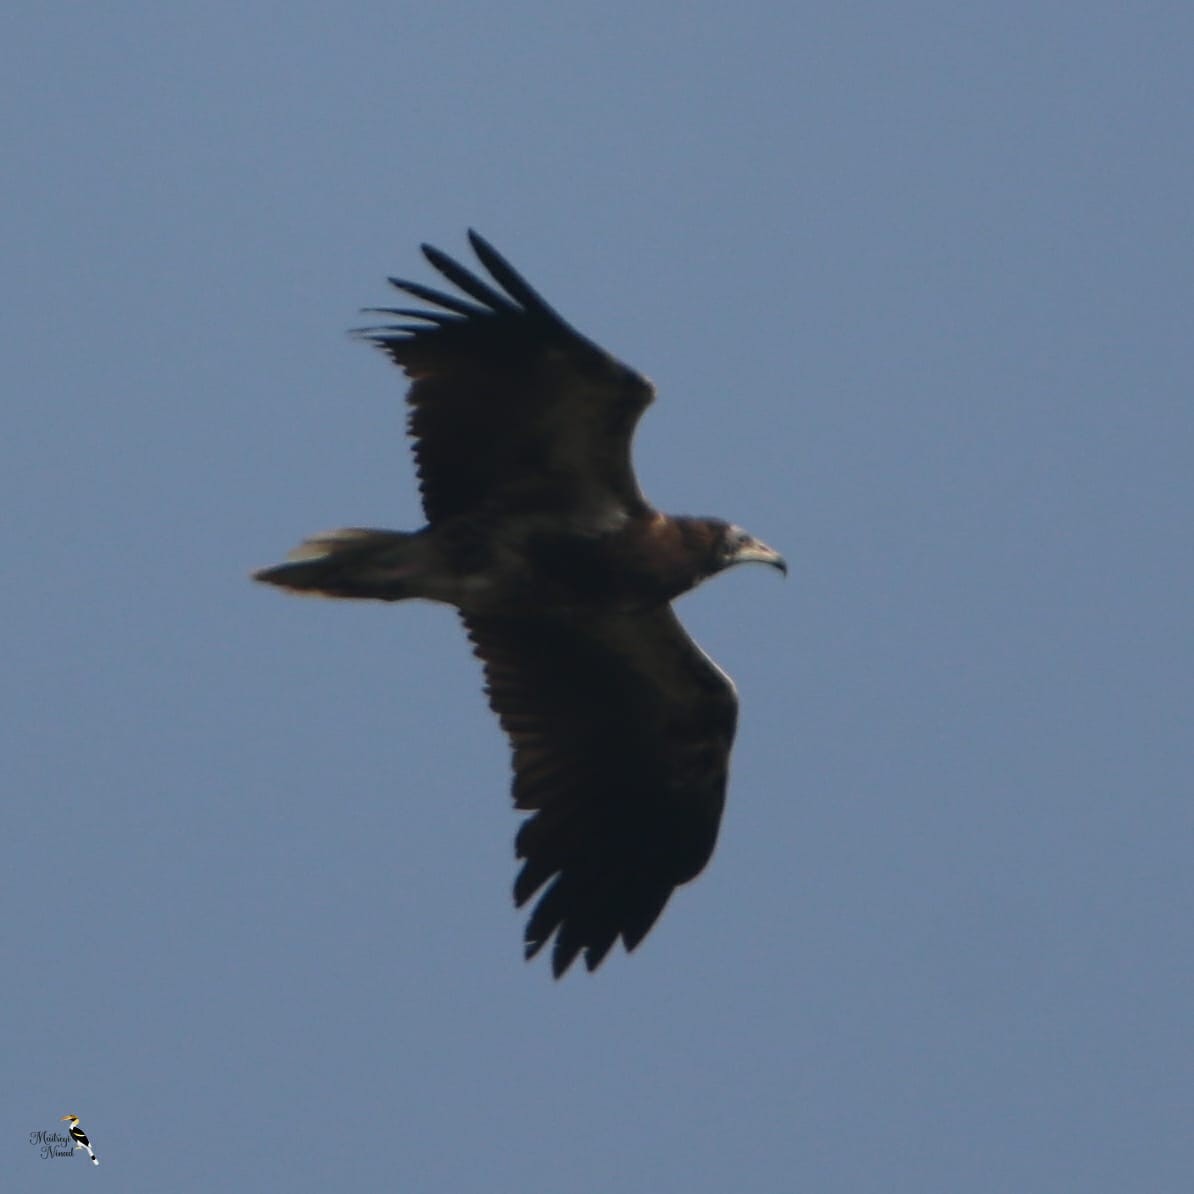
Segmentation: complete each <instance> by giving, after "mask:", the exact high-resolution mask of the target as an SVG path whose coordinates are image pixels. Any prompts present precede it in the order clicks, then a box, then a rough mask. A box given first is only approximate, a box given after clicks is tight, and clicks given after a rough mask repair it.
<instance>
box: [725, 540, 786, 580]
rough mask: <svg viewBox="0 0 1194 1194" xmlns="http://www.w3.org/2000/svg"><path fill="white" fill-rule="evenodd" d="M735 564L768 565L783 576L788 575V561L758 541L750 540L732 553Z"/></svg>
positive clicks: (773, 549)
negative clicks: (776, 569)
mask: <svg viewBox="0 0 1194 1194" xmlns="http://www.w3.org/2000/svg"><path fill="white" fill-rule="evenodd" d="M734 563H735V564H770V565H771V567H772V568H778V569H779V570H780V571H781V572H782V573H783V574H784V575H785V576H787V575H788V561H787V560H785V559H784V557H783V556H781V555H780V554H779V552H778V551H776V550H775V548H773V547H768V546H767V544H766V543H763V542H760V540H758V539H751V540H750V541H749V542H747V543H743V544H742V545H741V546H740V547H739V548H738V549H737V550H736V551H735V552H734Z"/></svg>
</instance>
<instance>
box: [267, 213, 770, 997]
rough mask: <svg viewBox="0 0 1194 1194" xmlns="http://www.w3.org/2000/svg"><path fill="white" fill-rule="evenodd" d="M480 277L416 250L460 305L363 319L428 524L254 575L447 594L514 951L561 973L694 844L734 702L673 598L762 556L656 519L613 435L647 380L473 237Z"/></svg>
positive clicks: (715, 808)
mask: <svg viewBox="0 0 1194 1194" xmlns="http://www.w3.org/2000/svg"><path fill="white" fill-rule="evenodd" d="M469 239H470V241H471V243H472V246H473V249H474V250H475V252H476V254H477V256H478V258H479V259H480V261H481V263H482V264H483V265H484V266H485V268H486V270H487V271H488V272H489V274H490V277H491V278H492V279H493V282H495V283H496V284H497V286H498V287H500V288H501V289H500V290H498V289H495V288H494V287H493V286H492V285H491V284H490V283H489V282H486V281H482V279H481V278H479V277H477V276H476V275H475V274H473V273H472V272H471V271H469V270H466V269H465V268H464V267H463V266H461V265H459V264H458V263H457V262H455V261H453V260H452V259H451V258H449V257H447V256H445V255H444V254H443V253H441V252H439V250H437V249H433V248H431V247H429V246H426V245H425V246H423V252H424V254H425V255H426V257H427V259H428V261H430V262H431V264H432V265H433V266H434V267H435V268H436V269H437V270H439V272H440V273H441V274H443V275H444V276H445V277H446V278H447V279H448V280H449V281H450V282H452V283H453V284H454V285H455V286H456V287H457V288H458V289H459V290H461V291H462V292H463V293H464V294H465V295H466V296H467V299H464V298H458V297H456V296H455V295H448V294H442V293H440V292H438V291H435V290H432V289H430V288H428V287H426V286H422V285H420V284H418V283H415V282H406V281H402V280H399V279H391V282H392V283H393V285H394V286H395V287H397V288H398V289H399V290H402V291H405V292H406V293H407V294H410V295H412V296H414V297H415V298H416V299H420V300H422V301H423V302H426V303H429V304H432V305H433V306H434V307H435V308H438V310H428V309H415V308H408V307H399V308H382V309H380V313H382V314H386V315H392V316H396V317H398V318H399V319H400V320H402V321H403V322H400V323H397V324H393V325H387V326H385V327H380V328H374V329H370V330H368V331H366V332H364V333H362V334H363V335H364V336H366V338H367V339H369V340H371V341H373V342H374V343H376V344H377V345H379V346H380V347H381V348H382V349H383V350H384V351H385V352H386V353H387V354H388V355H389V356H390V358H391V359H392V360H394V361H395V362H396V363H397V364H398V365H400V366H401V367H402V368H403V369H404V370H405V371H406V373H407V374H408V375H409V376H410V378H411V379H412V384H411V387H410V391H409V394H408V402H409V405H410V420H409V430H410V433H411V436H412V437H413V439H414V450H415V460H416V464H417V470H418V476H419V488H420V492H421V495H422V499H423V508H424V512H425V514H426V517H427V525H426V526H425V527H424V528H423V529H422V530H420V531H416V532H409V533H408V532H401V531H381V530H369V529H349V530H342V531H333V532H330V533H327V534H324V535H319V536H315V537H314V538H312V539H309V540H307V541H306V542H305V543H304V544H302V545H301V546H300V547H299V548H297V549H296V550H295V551H294V552H292V553H291V556H290V562H288V563H285V564H280V565H278V566H276V567H273V568H266V569H263V570H262V571H260V572H258V573H256V578H257V579H258V580H262V581H265V582H267V583H270V584H275V585H280V586H282V587H283V588H288V589H291V590H294V591H297V592H307V593H317V594H322V595H325V596H333V597H369V598H377V599H380V600H385V601H397V600H402V599H404V598H408V597H423V598H427V599H430V600H434V601H441V602H446V603H448V604H450V605H454V606H455V607H456V608H457V609H458V610H459V611H460V614H461V618H462V620H463V622H464V626H465V629H466V631H467V632H468V636H469V638H470V640H471V641H472V644H473V648H474V650H475V652H476V654H477V655H478V657H479V658H480V659H481V661H482V663H483V665H484V668H485V679H486V691H487V693H488V696H489V703H490V705H491V706H492V708H493V710H494V712H495V713H497V715H498V717H499V719H500V721H501V724H502V728H503V729H504V730H505V731H506V733H507V734H508V735H509V737H510V741H511V745H512V747H513V752H514V759H513V763H514V787H513V795H514V803H515V805H516V806H517V807H518V808H520V809H526V810H528V811H531V812H532V814H533V815H532V816H530V817H529V818H528V819H527V820H526V821H524V822H523V824H522V827H521V829H520V830H519V833H518V837H517V842H516V849H517V854H518V857H519V858H521V859H523V866H522V869H521V871H520V872H519V875H518V878H517V879H516V881H515V885H514V898H515V901H516V902H517V903H518V904H519V905H520V906H521V905H522V904H524V903H526V902H527V901H528V900H530V899H532V897H534V896H535V895H536V893H540V892H541V894H540V895H539V899H538V902H537V903H536V904H535V907H534V909H533V911H532V912H531V916H530V920H529V922H528V924H527V930H526V951H527V956H528V957H532V956H534V955H535V954H536V953H537V952H538V951H539V950H540V949H541V948H543V946H544V945H545V944H546V943H547V942H548V941H551V940H553V941H554V943H553V948H552V968H553V971H554V972H555V974H556V975H557V976H559V975H560V974H562V973H563V972H564V971H565V970H567V969H568V967H569V966H570V965H571V964H572V962H573V961H574V960H575V958H576V956H577V955H578V954H579V953H582V952H583V954H584V960H585V964H586V965H587V966H588V968H589V969H590V970H592V969H593V968H595V967H596V966H597V965H598V964H599V963H600V962H601V960H602V959H603V958H604V957H605V955H606V954H607V953H608V952H609V949H610V948H611V947H612V945H613V944H614V942H615V941H616V940H617V939H618V938H619V937H621V939H622V941H623V943H624V945H625V946H626V948H627V949H633V948H634V947H635V946H636V945H637V944H638V943H639V942H640V941H641V940H642V939H643V937H644V936H645V935H646V933H647V931H648V930H649V929H650V927H651V925H652V924H653V923H654V922H655V920H656V919H657V917H658V916H659V914H660V912H661V911H662V910H663V907H664V905H665V904H666V903H667V901H668V898H669V897H670V896H671V893H672V891H673V890H674V889H675V888H676V887H677V886H678V885H679V884H681V883H684V882H687V881H688V880H689V879H691V878H693V877H694V876H695V875H697V874H698V873H699V872H700V871H701V870H702V868H703V867H704V866H705V864H706V862H708V860H709V856H710V855H711V853H712V851H713V846H714V842H715V841H716V838H717V828H718V823H719V821H720V818H721V810H722V805H723V803H724V799H725V785H726V773H727V767H728V763H729V755H730V746H731V743H732V741H733V737H734V725H735V721H736V717H737V697H736V694H735V691H734V686H733V684H732V683H731V682H730V680H729V678H728V677H727V676H726V675H725V673H724V672H722V671H721V670H720V669H719V668H718V667H717V665H716V664H714V663H713V662H712V661H711V660H710V659H709V658H708V657H707V656H706V655H705V654H704V653H703V652H702V651H701V650H700V648H699V647H697V646H696V644H695V643H694V642H693V641H692V640H691V639H690V638H689V637H688V635H687V634H686V633H685V632H684V629H683V627H682V626H681V625H680V623H679V622H678V621H677V619H676V617H675V614H674V613H673V612H672V609H671V605H670V603H671V601H672V599H673V598H675V597H677V596H679V595H680V594H681V593H684V592H686V591H687V590H689V589H691V588H692V587H693V586H695V585H696V584H698V583H699V582H700V581H701V580H703V579H705V578H706V577H708V576H712V575H713V574H714V573H717V572H720V571H722V570H723V569H725V568H728V567H730V566H731V565H733V564H737V563H742V562H745V561H751V560H754V561H760V562H764V563H769V564H772V565H774V566H776V567H778V568H781V569H783V570H785V571H786V566H785V564H784V562H783V560H782V558H781V557H780V556H779V555H778V553H776V552H775V551H773V550H772V549H771V548H769V547H767V546H766V545H765V544H762V543H760V542H759V541H758V540H756V539H753V538H752V537H751V536H749V535H747V534H746V533H745V532H744V531H742V530H740V529H739V528H737V527H734V526H730V525H729V524H728V523H725V522H722V521H721V520H719V519H708V518H671V517H668V516H665V515H662V514H659V513H657V512H656V511H655V510H653V509H652V508H651V507H650V506H649V505H648V504H647V501H646V499H645V498H644V497H643V495H642V493H641V492H640V490H639V487H638V483H637V481H636V479H635V476H634V470H633V468H632V466H631V460H630V443H631V438H632V436H633V434H634V428H635V426H636V424H637V422H638V419H639V416H640V415H641V414H642V412H643V411H644V410H645V409H646V407H647V405H648V404H649V403H650V401H651V399H652V393H653V392H652V389H651V386H650V384H649V383H648V382H647V381H646V380H645V379H644V378H643V377H641V376H640V375H639V374H638V373H635V372H634V371H633V370H632V369H629V368H627V367H626V366H625V365H623V364H622V363H621V362H619V361H617V360H615V359H614V358H613V357H611V356H609V355H608V354H607V353H605V352H603V351H602V350H601V349H600V348H598V347H597V346H596V345H595V344H593V343H591V342H590V341H588V340H586V339H585V338H584V337H583V336H581V335H580V334H579V333H577V332H576V331H574V330H573V329H572V328H571V327H569V326H568V324H566V323H565V322H564V321H563V320H562V319H561V318H560V316H559V315H557V314H556V313H555V312H554V311H553V310H552V309H551V308H550V307H549V306H547V304H546V303H545V302H544V301H543V299H541V298H540V297H539V295H538V294H537V293H536V292H535V291H534V290H532V289H531V287H530V286H529V285H528V284H527V283H526V282H525V281H524V279H523V278H522V277H521V276H520V275H519V274H517V273H516V272H515V271H514V270H513V269H512V268H511V266H510V265H509V264H508V263H507V262H506V261H505V259H504V258H502V257H501V256H500V255H499V254H498V253H497V252H496V251H495V250H494V249H493V248H492V247H491V246H490V245H489V244H488V243H487V242H486V241H484V240H483V239H482V238H481V237H480V236H478V235H477V234H476V233H470V234H469Z"/></svg>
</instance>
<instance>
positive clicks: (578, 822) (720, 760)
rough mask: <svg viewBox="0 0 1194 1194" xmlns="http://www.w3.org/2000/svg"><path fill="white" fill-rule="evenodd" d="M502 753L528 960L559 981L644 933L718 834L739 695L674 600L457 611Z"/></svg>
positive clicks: (698, 866) (629, 944)
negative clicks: (545, 962)
mask: <svg viewBox="0 0 1194 1194" xmlns="http://www.w3.org/2000/svg"><path fill="white" fill-rule="evenodd" d="M464 623H465V627H466V629H467V630H468V633H469V637H470V638H471V639H472V641H473V644H474V646H475V648H476V653H477V655H478V656H479V657H480V659H481V660H482V661H483V662H484V664H485V676H486V682H487V683H486V688H487V692H488V694H489V701H490V704H491V706H492V707H493V709H494V711H495V712H496V713H497V714H498V716H499V718H500V719H501V723H502V727H503V729H505V731H506V732H507V734H509V736H510V740H511V744H512V746H513V750H514V786H513V794H514V803H515V805H516V806H517V807H518V808H523V809H533V810H535V813H534V815H533V816H532V817H529V818H528V819H527V820H526V821H524V822H523V824H522V826H521V828H520V830H519V833H518V838H517V843H516V851H517V854H518V857H519V858H522V859H524V860H525V861H524V863H523V867H522V870H521V872H520V873H519V875H518V878H517V880H516V881H515V884H514V899H515V903H516V904H518V905H519V906H520V907H521V906H522V905H523V904H524V903H526V901H527V900H529V899H530V898H531V897H532V896H533V895H534V894H535V893H536V892H537V891H539V890H540V888H542V887H543V886H544V884H548V886H547V888H546V890H545V891H543V893H542V895H540V897H539V899H538V902H537V903H536V905H535V908H534V910H533V912H532V913H531V916H530V920H529V921H528V923H527V928H526V951H527V957H533V956H534V955H535V954H536V953H538V952H539V950H540V949H542V948H543V946H544V945H545V944H546V943H547V942H548V940H549V939H551V938H552V936H553V934H554V937H555V944H554V946H553V950H552V969H553V971H554V973H555V975H556V977H559V976H560V975H561V974H563V973H564V971H565V970H567V969H568V967H569V966H570V965H571V964H572V962H573V960H574V959H575V958H576V955H577V954H578V953H580V952H581V951H582V950H583V951H584V956H585V964H586V965H587V966H588V968H589V969H590V970H593V969H594V968H595V967H596V966H597V965H598V964H599V963H600V962H601V960H602V958H604V957H605V955H606V953H608V952H609V949H610V947H611V946H612V945H613V944H614V942H615V941H616V940H617V938H618V937H621V938H622V941H623V942H624V944H625V946H626V948H627V949H628V950H630V949H633V948H634V947H635V946H636V945H638V943H639V942H640V941H641V940H642V939H643V937H644V936H646V934H647V931H648V930H649V929H650V928H651V926H652V924H654V922H655V920H656V918H657V917H658V916H659V914H660V913H661V912H662V911H663V907H664V905H665V904H666V903H667V901H668V898H669V897H670V896H671V894H672V891H673V890H674V889H675V888H676V887H677V885H679V884H681V883H684V882H687V881H688V880H689V879H692V878H693V877H694V876H695V875H697V874H698V873H699V872H700V871H701V870H702V869H703V868H704V866H705V864H706V862H708V860H709V857H710V855H711V854H712V852H713V846H714V843H715V841H716V839H717V828H718V824H719V822H720V820H721V811H722V806H723V805H724V803H725V787H726V774H727V768H728V765H729V757H730V746H731V744H732V742H733V738H734V727H735V723H736V721H737V714H738V700H737V695H736V693H735V691H734V686H733V684H732V683H731V682H730V679H729V677H728V676H726V674H725V673H724V672H722V671H721V669H720V668H718V667H717V665H716V664H714V663H713V662H712V660H710V659H709V658H708V656H706V655H705V654H704V653H703V652H702V651H701V649H700V648H699V647H698V646H697V645H696V644H695V643H694V642H693V641H692V639H691V638H689V637H688V635H687V633H686V632H685V631H684V628H683V627H682V626H681V625H680V623H679V621H678V620H677V619H676V616H675V614H674V613H673V612H672V610H671V609H670V607H664V608H662V609H657V610H652V611H650V612H646V613H638V614H622V615H604V616H600V617H597V618H585V619H575V620H567V621H565V620H562V619H559V618H545V617H527V618H491V617H484V618H482V617H476V616H472V615H467V616H464Z"/></svg>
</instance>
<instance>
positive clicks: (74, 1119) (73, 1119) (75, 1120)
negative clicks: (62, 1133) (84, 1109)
mask: <svg viewBox="0 0 1194 1194" xmlns="http://www.w3.org/2000/svg"><path fill="white" fill-rule="evenodd" d="M67 1120H70V1122H71V1123H73V1124H77V1123H78V1122H79V1117H78V1116H77V1115H64V1116H63V1117H62V1122H63V1123H65V1122H66V1121H67Z"/></svg>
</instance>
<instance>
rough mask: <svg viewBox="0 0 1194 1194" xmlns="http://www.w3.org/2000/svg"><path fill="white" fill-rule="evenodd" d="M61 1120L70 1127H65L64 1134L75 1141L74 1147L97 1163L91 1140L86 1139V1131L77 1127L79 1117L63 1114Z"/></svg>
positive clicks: (97, 1159) (94, 1163) (93, 1162)
mask: <svg viewBox="0 0 1194 1194" xmlns="http://www.w3.org/2000/svg"><path fill="white" fill-rule="evenodd" d="M62 1121H63V1123H69V1124H70V1127H68V1128H67V1129H66V1134H67V1135H68V1136H69V1137H70V1138H71V1139H72V1140H73V1141H74V1142H75V1148H76V1149H79V1148H81V1149H83V1150H84V1151H85V1152H86V1153H87V1155H88V1156H89V1157H90V1158H91V1163H92V1164H93V1165H98V1164H99V1158H98V1157H97V1156H96V1155H95V1150H94V1149H93V1148H92V1147H91V1141H90V1140H88V1139H87V1133H86V1132H84V1131H83V1129H82V1128H81V1127H79V1117H78V1116H77V1115H64V1116H63V1117H62ZM118 1159H119V1158H118Z"/></svg>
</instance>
